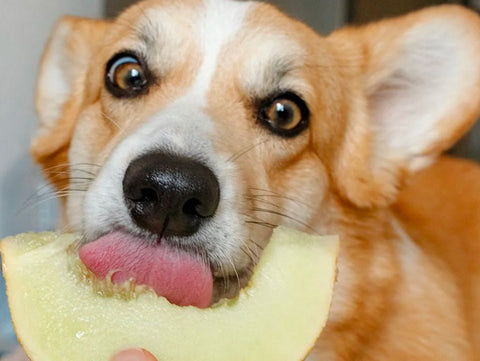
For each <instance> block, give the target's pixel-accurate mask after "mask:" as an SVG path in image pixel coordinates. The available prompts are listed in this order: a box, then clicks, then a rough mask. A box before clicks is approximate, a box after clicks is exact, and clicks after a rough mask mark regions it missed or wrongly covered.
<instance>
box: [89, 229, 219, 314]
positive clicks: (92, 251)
mask: <svg viewBox="0 0 480 361" xmlns="http://www.w3.org/2000/svg"><path fill="white" fill-rule="evenodd" d="M80 259H81V260H82V262H83V263H84V264H85V265H86V266H87V268H88V269H89V270H90V271H92V272H93V273H94V274H95V275H96V276H97V277H98V278H100V279H104V278H105V277H106V276H107V275H111V277H112V282H113V283H115V284H118V283H122V282H125V281H127V280H129V279H133V280H135V282H136V283H137V284H140V285H146V286H149V287H150V288H152V289H153V290H154V291H155V292H156V293H157V294H158V295H160V296H163V297H165V298H166V299H168V300H169V301H170V302H171V303H174V304H176V305H179V306H190V305H191V306H196V307H200V308H205V307H208V305H209V304H210V301H211V298H212V290H213V278H212V273H211V271H210V267H208V265H206V264H205V263H204V262H202V261H201V260H199V259H197V258H196V257H194V256H192V255H190V254H188V253H186V252H183V251H180V250H177V249H173V248H171V247H168V246H165V245H155V246H146V245H145V242H142V240H141V239H135V238H134V237H132V236H129V235H126V234H123V233H112V234H108V235H106V236H103V237H101V238H99V239H98V240H96V241H94V242H92V243H88V244H86V245H85V246H83V247H82V248H81V249H80Z"/></svg>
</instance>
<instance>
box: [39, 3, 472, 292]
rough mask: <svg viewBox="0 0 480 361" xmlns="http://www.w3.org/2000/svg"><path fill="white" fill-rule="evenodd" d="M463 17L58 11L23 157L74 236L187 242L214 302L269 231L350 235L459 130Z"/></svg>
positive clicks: (166, 7) (466, 120)
mask: <svg viewBox="0 0 480 361" xmlns="http://www.w3.org/2000/svg"><path fill="white" fill-rule="evenodd" d="M472 29H473V30H474V31H479V25H478V21H477V19H476V18H475V17H474V15H472V14H470V13H468V12H466V11H465V10H461V9H459V8H454V7H446V8H439V9H438V10H427V11H424V12H421V13H418V14H416V15H412V16H410V17H406V18H404V19H401V20H393V21H390V22H384V23H380V24H378V25H375V26H372V27H367V28H362V29H347V30H344V31H340V32H337V33H334V34H333V35H331V36H330V37H328V38H322V37H320V36H318V35H317V34H315V33H314V32H313V31H312V30H311V29H309V28H308V27H306V26H305V25H303V24H301V23H299V22H297V21H295V20H293V19H291V18H288V17H287V16H285V15H283V14H281V13H280V12H279V11H278V10H276V9H275V8H273V7H271V6H269V5H265V4H259V3H253V2H234V1H229V0H188V1H187V0H186V1H174V2H169V1H160V0H156V1H147V2H143V3H140V4H139V5H137V6H135V7H132V8H130V9H129V10H128V11H127V12H125V13H124V14H122V15H121V16H120V17H119V18H118V19H116V20H115V21H113V22H112V23H108V22H101V21H95V22H94V21H89V20H80V19H72V18H67V19H64V20H63V21H62V22H60V23H59V24H58V26H57V28H56V30H55V33H54V35H53V37H52V39H51V40H50V44H49V46H48V48H47V51H46V54H45V56H44V59H43V63H42V68H41V74H40V79H39V89H38V102H37V103H38V104H37V105H38V108H39V113H40V117H41V120H42V130H41V133H40V135H39V136H38V137H37V139H36V141H35V142H34V145H33V153H34V156H35V157H36V159H37V160H38V161H39V162H41V163H42V164H43V165H44V169H45V173H46V175H47V177H49V179H50V180H51V181H52V182H53V183H54V184H55V185H56V187H57V189H58V190H59V191H60V192H61V193H62V194H63V192H64V191H66V192H65V194H66V200H65V204H64V205H65V212H66V220H67V225H68V227H69V228H71V229H72V230H74V231H76V232H79V233H81V234H83V235H84V239H85V242H87V243H88V242H93V241H95V240H97V239H99V238H101V237H103V236H105V235H108V234H112V233H122V234H123V235H127V237H131V238H132V240H133V239H134V240H135V241H136V242H145V243H146V244H150V245H151V244H154V243H156V242H162V243H167V244H169V246H171V247H174V248H180V249H183V250H186V251H187V252H190V253H194V254H199V255H201V257H202V258H204V259H205V260H207V262H208V265H209V266H210V267H211V269H212V273H213V275H214V277H215V278H216V280H217V282H216V284H217V289H216V293H215V296H214V298H215V299H216V298H218V297H221V296H224V295H230V294H233V293H235V291H236V290H237V288H238V286H243V285H244V284H245V282H246V281H247V280H248V278H249V274H250V272H251V269H252V265H253V264H254V263H255V262H256V260H257V258H258V255H259V253H260V251H261V249H262V248H263V247H264V246H265V244H266V242H267V240H268V237H269V235H270V233H271V229H272V227H274V226H276V225H278V224H287V225H290V226H293V227H296V228H300V229H302V230H305V231H310V232H318V233H340V234H344V233H345V234H347V233H349V232H350V233H352V231H346V230H345V229H343V228H342V227H345V226H344V225H345V219H350V220H351V219H352V218H355V217H356V214H357V213H358V214H360V213H361V214H364V213H365V212H367V211H366V210H367V209H368V210H369V212H370V211H372V210H378V209H383V208H384V207H385V206H387V205H388V204H389V203H390V202H392V201H393V200H394V198H395V194H396V188H397V187H398V185H400V184H401V183H402V182H403V180H404V178H405V175H406V174H408V173H409V172H410V171H413V170H416V169H418V168H420V167H422V166H424V165H425V164H428V162H429V161H431V159H433V157H434V156H435V155H437V154H438V153H439V152H441V151H442V150H444V149H446V148H447V147H448V146H449V145H451V144H452V143H453V142H454V141H455V140H456V139H457V138H458V137H459V136H460V135H461V133H462V132H463V131H464V130H465V129H466V128H467V127H468V126H469V125H470V124H471V123H472V122H473V120H474V118H475V115H476V113H477V111H478V106H479V104H478V103H479V102H478V99H477V98H476V97H470V94H472V93H474V92H478V90H479V89H478V88H479V79H480V70H479V68H478V66H477V61H478V58H479V56H480V46H479V44H478V41H477V40H476V36H475V33H474V32H472ZM460 104H461V106H462V107H461V109H460V110H459V109H458V106H459V105H460ZM52 170H53V172H52ZM66 174H67V176H66V177H65V175H66ZM357 223H358V222H357V221H352V224H353V225H352V228H355V227H356V226H357ZM360 228H361V227H360ZM232 280H233V281H232ZM237 280H238V281H239V282H237ZM229 281H231V282H229Z"/></svg>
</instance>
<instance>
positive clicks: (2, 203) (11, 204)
mask: <svg viewBox="0 0 480 361" xmlns="http://www.w3.org/2000/svg"><path fill="white" fill-rule="evenodd" d="M134 2H135V1H132V0H82V1H78V0H49V1H38V0H0V4H1V5H2V13H3V16H2V21H1V22H0V49H1V50H0V51H1V56H0V69H1V71H2V75H1V76H2V81H1V83H0V136H1V142H0V238H2V237H4V236H7V235H12V234H16V233H20V232H25V231H30V230H35V231H41V230H51V229H55V227H56V219H57V212H58V210H57V204H56V200H55V199H54V197H53V193H52V190H51V189H49V187H48V186H47V185H45V183H44V181H43V179H42V177H41V175H40V173H39V171H38V169H37V168H36V167H35V166H34V165H33V164H32V163H31V161H30V157H29V154H28V148H29V143H30V139H31V138H32V136H33V134H35V131H36V115H35V109H34V88H35V79H36V73H37V67H38V62H39V59H40V56H41V53H42V49H43V47H44V45H45V42H46V40H47V37H48V35H49V33H50V31H51V29H52V26H53V24H54V23H55V21H56V20H57V19H58V18H59V17H60V16H62V15H65V14H69V15H76V16H86V17H110V18H112V17H114V16H116V15H117V14H118V13H119V12H120V11H121V10H122V9H123V8H125V7H126V6H129V5H131V4H132V3H134ZM271 2H272V3H274V4H276V5H278V6H279V7H280V8H282V9H283V10H284V11H286V12H288V13H289V14H291V15H293V16H295V17H297V18H299V19H301V20H303V21H304V22H306V23H308V24H309V25H310V26H312V27H313V28H314V29H316V30H317V31H319V32H320V33H322V34H328V33H329V32H331V31H332V30H334V29H335V28H337V27H340V26H342V25H345V24H348V23H355V24H361V23H365V22H368V21H372V20H376V19H380V18H384V17H389V16H394V15H399V14H403V13H406V12H408V11H412V10H415V9H419V8H422V7H425V6H430V5H436V4H442V3H458V4H463V5H465V6H469V7H472V8H474V9H476V10H477V11H478V10H480V0H469V1H454V0H443V1H442V0H401V1H399V0H382V1H380V0H272V1H271ZM479 66H480V64H479ZM479 123H480V122H479ZM479 137H480V124H477V126H476V127H475V128H474V130H473V131H472V132H470V133H469V134H468V135H467V136H466V137H465V138H464V139H463V140H462V141H461V142H460V143H459V144H457V145H456V146H455V148H454V149H453V150H452V151H451V152H452V153H454V154H458V155H461V156H465V157H470V158H473V159H476V160H479V161H480V139H479ZM2 282H3V281H0V355H1V354H3V353H5V352H8V351H9V350H10V349H11V348H12V347H14V346H15V345H16V338H15V335H14V333H13V328H12V325H11V322H10V319H9V315H8V308H7V305H6V297H5V290H4V284H3V283H2Z"/></svg>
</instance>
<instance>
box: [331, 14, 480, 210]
mask: <svg viewBox="0 0 480 361" xmlns="http://www.w3.org/2000/svg"><path fill="white" fill-rule="evenodd" d="M329 40H330V41H332V42H333V44H334V45H335V46H336V48H337V51H338V54H337V55H338V61H339V63H340V65H339V71H340V74H343V80H344V88H347V89H348V90H347V92H348V93H349V95H348V96H347V97H348V98H349V100H347V102H348V103H349V104H348V107H349V114H350V116H349V119H348V123H347V131H346V134H345V138H344V144H343V147H342V149H341V150H340V153H339V155H338V158H337V159H336V160H335V161H334V162H333V164H335V166H334V169H335V170H334V177H335V182H336V184H337V187H338V189H339V191H340V192H341V194H342V195H343V196H344V197H345V198H347V199H348V200H350V201H351V202H353V203H355V204H356V205H358V206H361V207H370V206H375V205H386V204H389V203H391V202H392V201H394V200H395V198H396V195H397V192H398V188H399V187H400V186H401V185H402V183H403V182H404V181H405V179H406V176H407V175H408V174H409V173H411V172H414V171H416V170H419V169H421V168H423V167H426V166H427V165H429V164H430V163H431V162H432V161H433V160H434V159H435V157H436V156H438V155H439V154H440V153H441V152H443V151H445V150H446V149H448V148H449V147H450V146H452V145H453V143H454V142H456V141H457V140H458V139H459V138H460V137H461V136H462V135H463V134H464V132H466V130H467V129H468V128H469V127H470V126H471V125H472V123H473V122H474V121H475V119H476V117H477V116H478V114H479V111H480V18H479V17H478V15H477V14H476V13H474V12H471V11H469V10H467V9H465V8H462V7H459V6H449V5H446V6H441V7H436V8H429V9H425V10H422V11H419V12H416V13H413V14H410V15H407V16H404V17H400V18H397V19H390V20H385V21H381V22H379V23H376V24H372V25H367V26H365V27H361V28H347V29H344V30H340V31H338V32H337V33H334V34H332V35H331V37H330V38H329Z"/></svg>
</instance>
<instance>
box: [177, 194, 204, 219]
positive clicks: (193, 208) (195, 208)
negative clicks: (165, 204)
mask: <svg viewBox="0 0 480 361" xmlns="http://www.w3.org/2000/svg"><path fill="white" fill-rule="evenodd" d="M199 206H200V201H199V200H198V199H196V198H191V199H189V200H188V201H186V202H185V203H184V204H183V207H182V212H183V213H184V214H186V215H188V216H194V217H197V216H199V217H204V216H202V214H200V212H199V208H201V207H199Z"/></svg>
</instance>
